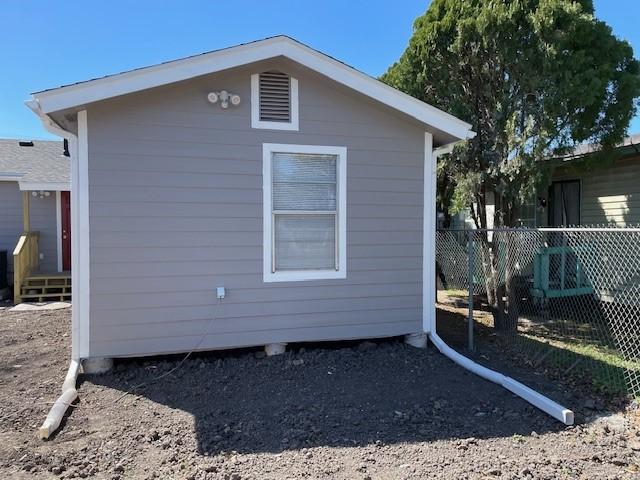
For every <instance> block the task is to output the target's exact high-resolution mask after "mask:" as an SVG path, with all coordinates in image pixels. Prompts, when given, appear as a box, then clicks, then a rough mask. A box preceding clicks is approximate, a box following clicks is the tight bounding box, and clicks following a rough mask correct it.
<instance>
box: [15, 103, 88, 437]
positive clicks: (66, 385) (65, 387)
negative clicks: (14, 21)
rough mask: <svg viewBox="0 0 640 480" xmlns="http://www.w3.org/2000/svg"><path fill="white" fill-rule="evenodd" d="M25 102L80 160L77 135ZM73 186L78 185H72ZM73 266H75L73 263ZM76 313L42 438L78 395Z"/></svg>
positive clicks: (72, 158) (77, 332) (41, 430)
mask: <svg viewBox="0 0 640 480" xmlns="http://www.w3.org/2000/svg"><path fill="white" fill-rule="evenodd" d="M25 103H26V105H27V107H29V108H30V109H31V110H32V111H33V112H34V113H35V114H36V115H37V116H38V117H39V118H40V120H41V121H42V125H43V126H44V128H45V129H46V130H47V131H48V132H49V133H52V134H53V135H57V136H59V137H62V138H66V139H67V140H68V141H69V144H70V149H69V152H70V154H71V161H72V162H73V161H78V152H77V148H78V142H77V137H76V135H74V134H73V133H71V132H69V131H67V130H64V129H63V128H62V127H60V126H59V125H58V124H56V123H55V122H54V121H53V120H52V119H51V118H50V117H49V116H48V115H46V114H45V113H44V112H43V111H42V109H41V108H40V104H39V103H38V101H37V100H29V101H27V102H25ZM71 188H77V187H76V186H74V185H72V186H71ZM71 268H72V269H73V268H74V267H73V265H72V267H71ZM75 303H76V302H75V301H73V299H72V306H71V308H72V310H74V304H75ZM74 313H75V310H74V311H73V312H72V315H71V361H70V362H69V369H68V370H67V375H66V377H65V379H64V382H63V383H62V393H61V395H60V396H59V397H58V398H57V399H56V401H55V402H54V403H53V406H52V407H51V410H50V411H49V414H48V415H47V418H45V420H44V422H43V423H42V426H41V427H40V428H39V429H38V434H39V436H40V438H42V439H46V438H49V436H51V434H52V433H53V432H55V431H56V430H57V429H58V427H59V426H60V422H61V421H62V418H63V417H64V414H65V412H66V411H67V409H68V408H69V406H70V405H71V404H72V403H73V402H74V400H75V399H76V398H77V397H78V391H77V390H76V381H77V378H78V373H79V371H80V356H79V354H78V352H79V349H78V345H79V339H80V328H79V327H80V326H79V322H78V318H77V315H75V314H74Z"/></svg>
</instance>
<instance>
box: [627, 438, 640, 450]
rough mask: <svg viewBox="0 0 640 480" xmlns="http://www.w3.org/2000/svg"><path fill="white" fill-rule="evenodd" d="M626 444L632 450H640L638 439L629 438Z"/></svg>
mask: <svg viewBox="0 0 640 480" xmlns="http://www.w3.org/2000/svg"><path fill="white" fill-rule="evenodd" d="M627 446H628V447H629V448H630V449H631V450H633V451H634V452H640V440H631V441H630V442H629V443H627Z"/></svg>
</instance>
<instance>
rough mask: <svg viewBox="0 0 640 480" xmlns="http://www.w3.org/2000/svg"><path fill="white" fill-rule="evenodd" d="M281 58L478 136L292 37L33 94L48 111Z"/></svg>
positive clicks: (448, 129)
mask: <svg viewBox="0 0 640 480" xmlns="http://www.w3.org/2000/svg"><path fill="white" fill-rule="evenodd" d="M279 56H284V57H287V58H289V59H291V60H293V61H294V62H297V63H299V64H301V65H303V66H305V67H308V68H310V69H312V70H315V71H316V72H318V73H320V74H322V75H325V76H327V77H329V78H331V79H333V80H335V81H337V82H339V83H341V84H343V85H345V86H347V87H349V88H352V89H354V90H356V91H358V92H360V93H362V94H364V95H367V96H369V97H371V98H373V99H374V100H377V101H379V102H381V103H383V104H385V105H388V106H389V107H391V108H393V109H396V110H398V111H400V112H403V113H405V114H406V115H409V116H411V117H413V118H415V119H416V120H418V121H420V122H422V123H424V124H427V125H430V126H432V127H435V128H437V129H439V130H442V131H443V132H445V133H448V134H449V135H452V136H454V137H456V138H459V139H463V140H464V139H467V138H472V137H473V136H474V135H475V133H474V132H473V131H472V130H471V125H469V124H468V123H466V122H464V121H462V120H460V119H458V118H456V117H454V116H453V115H450V114H448V113H446V112H444V111H442V110H440V109H438V108H436V107H434V106H432V105H429V104H427V103H424V102H422V101H420V100H418V99H416V98H413V97H411V96H410V95H407V94H405V93H402V92H400V91H399V90H396V89H395V88H392V87H390V86H388V85H385V84H384V83H382V82H380V81H378V80H376V79H375V78H372V77H370V76H368V75H365V74H364V73H362V72H359V71H358V70H355V69H354V68H352V67H349V66H347V65H345V64H344V63H341V62H339V61H337V60H335V59H333V58H331V57H329V56H327V55H325V54H323V53H320V52H318V51H316V50H313V49H312V48H310V47H307V46H306V45H303V44H301V43H299V42H297V41H295V40H292V39H290V38H288V37H274V38H269V39H266V40H261V41H258V42H253V43H249V44H245V45H239V46H237V47H231V48H227V49H223V50H218V51H215V52H211V53H207V54H203V55H198V56H195V57H189V58H185V59H182V60H175V61H172V62H167V63H163V64H160V65H155V66H152V67H146V68H141V69H138V70H133V71H131V72H125V73H121V74H117V75H112V76H109V77H105V78H99V79H96V80H91V81H88V82H84V83H78V84H75V85H69V86H66V87H61V88H57V89H55V90H48V91H44V92H40V93H35V94H34V95H33V97H34V99H37V101H38V102H39V104H40V108H41V109H42V111H43V112H44V113H51V112H55V111H59V110H64V109H67V108H72V107H78V106H81V105H86V104H89V103H93V102H97V101H100V100H105V99H108V98H113V97H117V96H119V95H125V94H128V93H133V92H137V91H141V90H146V89H149V88H153V87H159V86H161V85H167V84H170V83H174V82H179V81H182V80H187V79H189V78H194V77H197V76H200V75H206V74H209V73H215V72H219V71H221V70H226V69H229V68H234V67H238V66H241V65H246V64H250V63H253V62H259V61H262V60H266V59H269V58H274V57H279Z"/></svg>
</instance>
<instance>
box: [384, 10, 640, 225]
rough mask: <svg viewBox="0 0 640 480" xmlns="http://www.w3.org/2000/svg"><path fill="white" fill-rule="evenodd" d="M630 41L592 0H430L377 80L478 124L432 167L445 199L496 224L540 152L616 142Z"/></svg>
mask: <svg viewBox="0 0 640 480" xmlns="http://www.w3.org/2000/svg"><path fill="white" fill-rule="evenodd" d="M639 72H640V67H639V64H638V61H636V60H635V59H634V57H633V50H632V48H631V46H630V45H629V44H628V43H627V42H625V41H622V40H619V39H618V38H616V37H615V36H614V35H613V33H612V31H611V28H610V27H609V26H607V25H606V24H605V23H604V22H601V21H599V20H598V19H596V18H595V17H594V10H593V4H592V1H591V0H433V1H432V2H431V5H430V6H429V8H428V10H427V12H426V13H425V14H424V15H423V16H421V17H419V18H418V19H417V20H416V21H415V24H414V33H413V36H412V38H411V40H410V42H409V46H408V48H407V49H406V51H405V52H404V54H403V55H402V57H401V58H400V60H399V61H398V62H397V63H396V64H394V65H393V66H391V68H389V70H388V71H387V72H386V73H385V74H384V75H383V76H382V80H383V81H384V82H386V83H388V84H389V85H392V86H394V87H396V88H398V89H400V90H403V91H405V92H407V93H408V94H410V95H413V96H414V97H417V98H419V99H422V100H424V101H426V102H428V103H430V104H432V105H435V106H437V107H439V108H441V109H443V110H445V111H447V112H450V113H452V114H453V115H455V116H457V117H459V118H462V119H464V120H467V121H468V122H470V123H471V124H472V125H473V129H474V131H475V132H476V133H477V135H476V137H475V138H473V139H472V140H470V141H468V142H467V143H466V144H465V145H464V146H462V147H460V148H457V149H456V150H455V151H454V153H453V154H452V155H449V156H448V157H449V158H445V159H443V160H442V161H443V164H442V165H441V168H439V172H440V173H441V175H446V176H447V177H448V179H447V180H448V181H447V182H446V183H447V184H448V185H452V186H453V188H452V189H451V191H452V194H451V197H452V200H451V203H452V209H453V210H460V209H462V208H467V207H470V206H473V205H474V204H475V205H476V209H475V210H474V211H473V214H474V219H475V220H476V224H477V226H478V227H486V226H487V214H486V209H485V206H486V194H487V192H489V191H493V192H495V194H496V214H495V218H494V224H495V225H496V226H499V225H511V222H512V221H513V216H514V214H515V208H516V207H517V205H518V204H519V203H521V202H524V201H526V200H528V199H530V198H531V197H532V196H533V195H534V194H535V190H536V187H537V186H538V185H539V184H540V183H541V181H542V180H543V175H544V174H543V171H542V169H541V168H539V161H540V160H542V159H544V158H548V157H549V156H552V155H558V154H561V153H564V152H566V151H568V150H569V149H571V148H573V147H574V146H575V145H576V144H577V143H583V142H592V143H600V144H601V145H602V146H603V148H604V149H607V148H609V147H612V146H613V145H614V144H615V143H617V142H619V141H620V140H621V139H622V138H623V137H624V135H625V134H626V129H627V127H628V125H629V122H630V120H631V118H632V117H633V115H634V114H635V111H636V108H637V101H636V99H637V97H638V95H640V77H639Z"/></svg>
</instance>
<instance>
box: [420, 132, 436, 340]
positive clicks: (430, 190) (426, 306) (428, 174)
mask: <svg viewBox="0 0 640 480" xmlns="http://www.w3.org/2000/svg"><path fill="white" fill-rule="evenodd" d="M435 164H436V158H434V155H433V135H431V134H430V133H429V132H424V173H423V176H424V178H423V188H422V192H423V203H422V210H423V214H422V232H423V233H422V331H423V332H425V333H429V332H432V331H435V315H436V311H435V305H436V297H435V291H436V290H435V288H436V287H435V283H434V282H435V266H436V263H435V260H436V256H435V239H436V235H435V228H436V221H435V212H436V190H435V185H434V181H435V178H436V165H435Z"/></svg>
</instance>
